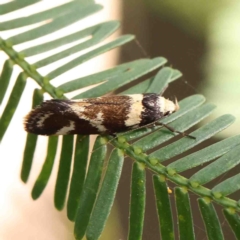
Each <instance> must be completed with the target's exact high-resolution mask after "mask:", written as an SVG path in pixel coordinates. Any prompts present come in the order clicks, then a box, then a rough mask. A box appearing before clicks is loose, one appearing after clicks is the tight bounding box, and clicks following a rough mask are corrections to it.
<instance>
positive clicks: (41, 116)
mask: <svg viewBox="0 0 240 240" xmlns="http://www.w3.org/2000/svg"><path fill="white" fill-rule="evenodd" d="M178 109H179V105H178V103H177V101H176V102H175V103H174V102H172V101H170V100H168V99H165V98H164V97H162V96H161V95H159V94H155V93H146V94H133V95H122V96H118V95H115V96H105V97H97V98H86V99H79V100H58V99H52V100H49V101H45V102H43V103H42V104H41V105H40V106H37V107H36V108H35V109H33V110H32V111H31V112H30V113H29V114H28V115H27V116H26V117H25V122H24V124H25V130H26V131H27V132H30V133H34V134H40V135H66V134H82V135H90V134H102V135H104V134H111V135H113V134H115V133H120V132H124V131H128V130H131V129H135V128H138V127H142V126H145V125H149V124H150V123H154V122H156V121H157V120H159V119H161V118H162V117H164V116H167V115H170V114H171V113H173V112H175V111H177V110H178Z"/></svg>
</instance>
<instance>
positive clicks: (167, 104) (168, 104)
mask: <svg viewBox="0 0 240 240" xmlns="http://www.w3.org/2000/svg"><path fill="white" fill-rule="evenodd" d="M163 101H164V104H162V106H163V108H162V111H163V113H164V115H169V114H171V113H173V112H176V111H178V110H179V104H178V101H177V99H176V98H175V101H174V102H173V101H171V100H168V99H166V98H164V100H163Z"/></svg>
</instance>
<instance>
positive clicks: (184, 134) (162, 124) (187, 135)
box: [155, 122, 196, 139]
mask: <svg viewBox="0 0 240 240" xmlns="http://www.w3.org/2000/svg"><path fill="white" fill-rule="evenodd" d="M155 124H156V125H160V126H163V127H165V128H167V129H168V130H170V131H171V132H173V133H174V132H176V133H179V134H181V135H182V136H184V137H185V136H186V137H189V138H191V139H196V137H194V136H192V135H190V134H186V133H185V132H180V131H177V130H175V129H174V128H172V127H170V126H168V125H167V124H164V123H159V122H156V123H155Z"/></svg>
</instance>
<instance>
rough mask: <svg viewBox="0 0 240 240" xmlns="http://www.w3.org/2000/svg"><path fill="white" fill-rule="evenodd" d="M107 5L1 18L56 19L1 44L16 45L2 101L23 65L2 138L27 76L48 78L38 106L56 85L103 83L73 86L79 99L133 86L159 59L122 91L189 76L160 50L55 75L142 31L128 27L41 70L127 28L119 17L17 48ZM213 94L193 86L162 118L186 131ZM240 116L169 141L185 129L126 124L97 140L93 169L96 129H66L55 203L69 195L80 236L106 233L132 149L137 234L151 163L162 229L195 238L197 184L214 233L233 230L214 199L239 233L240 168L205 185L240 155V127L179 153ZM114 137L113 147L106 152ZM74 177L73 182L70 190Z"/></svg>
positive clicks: (19, 4)
mask: <svg viewBox="0 0 240 240" xmlns="http://www.w3.org/2000/svg"><path fill="white" fill-rule="evenodd" d="M36 2H38V1H37V0H24V1H23V0H21V1H20V0H15V1H12V2H10V3H6V4H2V5H1V6H0V15H3V14H6V13H9V12H11V11H14V10H19V9H21V8H24V7H26V6H29V5H32V4H34V3H36ZM100 9H101V6H100V5H98V4H95V3H94V1H90V0H75V1H72V2H68V3H65V4H64V5H61V6H58V7H55V8H52V9H49V10H45V11H42V12H39V13H36V14H33V15H30V16H28V17H21V18H19V19H13V20H9V21H7V22H2V23H0V31H5V30H9V29H15V28H20V27H23V26H28V25H29V24H33V23H39V22H43V21H45V20H50V19H51V21H45V22H44V24H43V25H41V26H40V27H36V28H34V29H32V30H29V31H26V32H24V33H21V34H17V35H15V36H12V37H10V38H9V39H5V40H3V39H2V38H0V49H1V50H2V51H4V52H5V53H6V54H7V55H8V60H6V62H5V63H4V65H3V70H2V72H1V77H0V86H1V87H0V102H2V99H3V98H4V96H5V93H6V90H7V88H8V85H9V80H10V78H11V76H12V71H13V66H14V65H18V66H19V67H21V69H22V72H21V73H20V74H19V75H18V77H17V79H16V82H15V85H14V87H13V89H12V91H11V94H10V97H9V98H8V102H7V104H6V106H5V109H4V111H3V113H2V115H1V119H0V140H1V139H2V138H3V136H4V134H5V132H6V130H7V128H8V126H9V123H10V121H11V119H12V117H13V115H14V112H15V110H16V109H17V107H18V103H19V100H20V98H21V96H22V94H23V91H24V89H25V85H26V79H27V78H28V77H30V78H31V79H32V81H35V82H37V83H38V85H39V88H38V89H35V91H34V94H33V98H32V106H33V107H34V106H36V105H38V104H39V103H40V102H41V101H42V100H43V93H48V94H49V95H50V96H51V97H53V98H66V97H65V95H64V94H65V93H68V92H72V91H74V90H79V89H82V88H84V87H88V86H92V85H94V84H98V83H101V84H100V85H97V86H96V87H93V88H91V89H90V90H87V91H85V92H83V93H81V94H78V95H76V96H74V99H77V98H87V97H97V96H101V95H104V94H107V93H111V92H112V91H114V90H117V89H119V88H120V87H122V86H128V83H130V82H133V81H134V80H136V79H137V78H139V77H141V76H144V75H145V74H147V73H149V72H151V71H153V70H155V69H159V68H160V67H161V68H160V70H159V71H158V73H157V74H156V76H154V77H152V78H150V79H146V80H145V81H142V82H141V83H139V84H137V85H134V86H133V87H130V88H127V90H126V91H124V92H122V93H123V94H132V93H144V92H155V93H161V92H162V91H163V89H165V88H166V86H167V85H168V84H169V83H170V82H172V81H175V80H176V79H178V78H179V77H180V76H181V73H180V72H179V71H178V70H175V69H172V68H170V67H164V66H163V65H164V64H165V63H166V62H167V60H166V59H165V58H163V57H158V58H154V59H139V60H135V61H133V62H128V63H124V64H122V65H119V66H116V67H115V68H112V69H108V70H105V71H103V72H99V73H96V74H92V75H89V76H86V77H81V78H76V79H72V80H69V81H68V82H66V83H64V84H62V85H60V86H58V87H54V86H53V85H52V83H51V80H52V79H54V78H56V77H58V76H60V75H62V74H63V73H65V72H66V71H68V70H70V69H72V68H73V67H76V66H78V65H80V64H82V63H84V62H86V61H87V60H89V59H92V58H93V57H95V56H98V55H99V54H102V53H105V52H108V51H109V50H111V49H113V48H116V47H119V46H121V45H123V44H125V43H127V42H129V41H131V40H133V39H134V36H132V35H124V36H121V37H119V38H118V39H116V40H113V41H111V42H109V43H106V44H104V45H102V46H101V47H97V48H95V49H94V50H91V51H89V52H87V53H85V54H83V55H81V56H80V57H76V58H75V59H73V60H71V61H69V62H68V63H67V64H65V65H63V66H61V67H59V68H57V69H52V71H51V72H50V73H49V74H48V75H47V76H42V75H41V74H40V73H39V72H38V68H40V67H43V66H47V65H49V64H50V63H53V62H55V61H57V60H60V59H63V58H65V57H66V56H69V55H71V54H72V53H76V52H79V51H81V50H84V49H88V48H89V47H92V46H94V45H95V44H97V43H99V42H101V41H102V40H104V39H105V38H107V37H108V36H109V35H111V34H112V33H113V32H114V31H115V30H116V29H117V28H118V26H119V23H118V22H116V21H109V22H104V23H98V24H96V25H94V26H92V27H89V28H86V29H84V30H81V31H79V30H76V32H75V33H73V34H69V35H67V36H63V37H61V38H58V39H55V40H53V41H50V42H47V43H44V44H39V45H37V46H35V47H30V48H27V49H24V50H22V51H21V52H17V51H16V50H15V49H14V46H15V45H16V44H20V43H24V42H26V41H29V40H33V39H37V38H39V37H41V36H45V35H46V34H48V33H52V32H54V31H57V30H59V29H61V28H63V27H66V26H68V25H70V24H72V23H74V22H76V21H78V20H80V19H83V18H85V17H87V16H88V15H90V14H93V13H95V12H97V11H99V10H100ZM86 37H88V39H87V40H85V41H83V42H81V43H79V44H77V45H75V46H74V47H70V48H68V49H66V50H64V51H62V52H59V53H56V54H53V55H51V56H49V57H47V58H45V59H42V60H40V61H38V62H35V63H34V64H29V62H28V61H26V60H25V58H26V57H29V56H34V55H36V54H39V53H44V52H46V51H49V50H53V49H55V48H57V47H59V46H64V45H65V44H69V43H71V42H74V41H78V40H81V39H83V38H86ZM29 100H30V98H29ZM204 101H205V99H204V97H203V96H201V95H193V96H189V97H187V98H186V99H183V100H182V101H180V103H179V104H180V110H179V111H177V112H176V113H174V114H172V115H171V116H169V117H167V118H165V119H163V120H162V121H161V122H162V123H164V124H168V125H169V126H171V127H173V128H174V129H176V130H178V131H181V132H182V131H186V130H188V129H189V128H191V127H192V126H195V125H196V124H197V123H199V122H200V121H201V120H203V119H204V118H206V117H207V116H208V115H209V114H211V112H212V111H213V110H214V108H215V106H214V105H212V104H209V103H207V104H205V103H204ZM233 121H234V117H233V116H231V115H223V116H220V117H219V118H217V119H215V120H214V121H212V122H209V123H208V124H206V125H204V126H202V127H200V128H198V129H197V130H195V131H194V132H191V135H192V136H194V137H195V138H196V139H192V138H189V137H182V138H180V139H179V138H178V140H176V141H174V142H172V143H169V144H165V145H164V147H161V148H160V149H159V148H157V147H158V146H160V145H161V144H163V143H166V142H167V141H168V140H170V139H173V140H174V137H175V135H176V134H175V133H174V134H173V133H172V132H170V131H169V130H168V129H165V128H162V127H160V126H155V127H152V128H143V129H138V130H135V131H133V132H130V133H125V134H120V135H119V136H118V138H113V137H110V136H104V137H102V136H99V137H98V138H97V140H96V141H95V144H94V149H93V151H92V154H91V156H90V164H89V167H88V170H87V171H86V169H87V168H86V165H87V159H88V155H89V154H90V153H89V137H88V136H78V137H77V139H75V140H74V137H73V136H64V137H63V141H62V146H61V150H60V151H61V156H60V161H59V169H58V176H57V180H56V187H55V194H54V203H55V207H56V208H57V209H58V210H62V209H63V208H64V206H65V205H66V206H67V216H68V218H69V220H71V221H74V222H75V230H74V235H75V237H76V239H82V238H83V237H84V236H86V237H87V239H89V240H90V239H98V238H99V237H100V235H101V233H102V231H103V229H104V226H105V223H106V220H107V218H108V215H109V213H110V211H111V207H112V205H113V201H114V197H115V194H116V190H117V186H118V182H119V178H120V176H121V169H122V165H123V160H124V156H129V157H130V158H131V159H132V160H133V167H132V182H131V201H130V213H129V216H130V217H129V233H128V239H129V240H136V239H141V237H142V232H143V226H144V212H145V202H146V186H145V182H146V179H145V172H146V169H149V170H150V171H152V172H153V173H154V175H153V186H154V191H155V198H156V211H157V213H158V218H159V231H160V234H161V238H162V239H163V240H169V239H175V238H177V236H175V234H176V233H175V232H174V225H178V235H179V238H180V239H187V240H192V239H196V237H195V230H194V227H193V225H194V221H193V216H192V215H193V214H194V212H192V210H191V204H190V201H191V198H190V196H189V192H192V193H193V194H196V195H198V197H199V198H198V204H199V209H200V212H201V214H202V221H203V222H204V224H205V229H206V235H207V237H208V239H214V240H216V239H224V236H223V232H222V228H221V224H220V220H219V216H218V215H217V213H216V211H215V206H214V204H213V203H215V204H218V205H220V206H221V207H222V210H223V212H224V216H225V218H226V221H227V222H228V223H229V225H230V227H231V229H232V231H233V233H234V234H235V236H236V239H240V220H239V215H238V212H239V210H240V202H238V201H236V200H234V199H230V198H228V197H227V196H228V195H229V194H231V193H234V192H236V191H239V189H240V184H239V182H240V174H237V175H235V176H233V177H231V178H229V179H227V180H224V181H223V180H222V181H221V182H220V183H219V184H217V185H216V186H215V187H213V188H212V189H208V188H206V187H204V186H203V185H204V184H206V183H208V182H210V181H211V180H213V179H215V178H217V177H218V176H220V175H222V174H223V173H225V172H227V171H229V170H230V169H232V168H234V167H235V166H236V165H237V164H239V162H240V136H234V137H232V138H228V139H225V140H223V141H220V142H218V143H216V144H213V145H210V146H208V147H206V148H203V149H201V150H199V151H197V152H194V153H191V154H190V155H187V156H185V157H180V158H179V157H178V158H177V156H178V155H180V154H182V153H185V152H186V151H188V150H189V149H191V148H193V147H195V146H197V145H198V144H200V143H202V142H203V141H205V140H207V139H209V138H211V137H212V136H214V135H215V134H217V133H218V132H220V131H222V130H223V129H225V128H227V127H228V126H229V125H231V124H232V123H233ZM37 140H38V136H36V135H32V134H27V139H26V144H25V150H24V158H23V163H22V171H21V179H22V181H23V182H27V180H28V176H29V174H30V171H31V166H32V160H33V155H34V152H35V148H36V143H37ZM108 144H109V145H112V147H113V150H112V152H111V154H110V156H108V155H107V147H108ZM57 146H58V137H56V136H53V137H49V140H48V147H47V155H46V158H45V162H44V164H43V166H42V170H41V172H40V174H39V176H36V182H35V185H34V187H33V189H32V198H33V199H37V198H39V197H40V196H41V193H42V192H43V191H44V189H45V187H46V185H47V183H48V180H49V178H50V175H51V171H52V168H53V164H54V158H55V155H56V151H57ZM74 146H75V147H74ZM74 149H75V150H74ZM156 149H157V150H156ZM149 152H151V153H149ZM107 156H108V165H107V169H106V171H105V174H104V176H103V164H104V161H105V160H106V158H107ZM173 157H176V158H175V159H177V160H175V161H173V162H171V163H170V164H165V162H166V160H168V159H171V158H173ZM127 161H129V160H127ZM210 161H211V163H210V164H208V165H207V166H205V167H203V168H202V169H201V170H199V171H196V172H195V173H194V174H193V175H192V176H191V177H190V178H188V179H187V178H186V177H184V176H183V175H182V174H181V173H182V172H184V171H186V170H188V169H191V168H194V167H197V166H200V165H202V164H204V163H207V162H210ZM71 165H72V166H73V171H72V174H71V175H70V169H71ZM168 181H172V182H173V183H175V184H176V187H175V189H174V195H175V204H176V207H177V217H178V218H177V220H176V221H178V222H175V220H173V213H172V206H171V205H172V204H171V203H170V200H169V189H168ZM100 182H101V184H100ZM68 185H69V186H70V188H69V192H68ZM67 193H68V194H67ZM126 221H127V219H126Z"/></svg>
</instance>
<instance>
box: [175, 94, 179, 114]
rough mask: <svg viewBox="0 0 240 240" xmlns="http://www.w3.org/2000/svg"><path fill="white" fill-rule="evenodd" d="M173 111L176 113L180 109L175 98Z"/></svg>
mask: <svg viewBox="0 0 240 240" xmlns="http://www.w3.org/2000/svg"><path fill="white" fill-rule="evenodd" d="M175 106H176V107H175V110H176V111H178V110H179V109H180V106H179V104H178V100H177V98H176V97H175Z"/></svg>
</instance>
